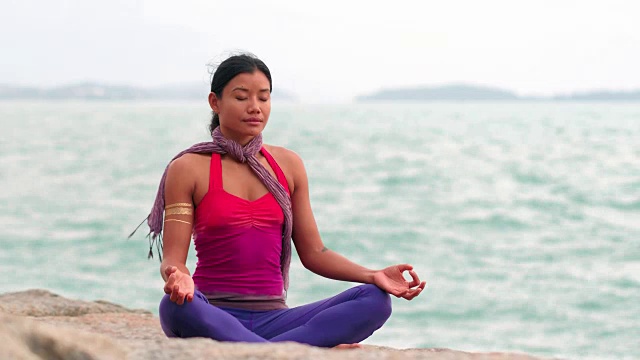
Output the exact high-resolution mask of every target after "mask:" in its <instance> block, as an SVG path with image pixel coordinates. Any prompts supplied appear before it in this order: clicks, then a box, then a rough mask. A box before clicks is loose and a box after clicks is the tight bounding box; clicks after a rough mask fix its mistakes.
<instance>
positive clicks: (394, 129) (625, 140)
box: [0, 102, 640, 359]
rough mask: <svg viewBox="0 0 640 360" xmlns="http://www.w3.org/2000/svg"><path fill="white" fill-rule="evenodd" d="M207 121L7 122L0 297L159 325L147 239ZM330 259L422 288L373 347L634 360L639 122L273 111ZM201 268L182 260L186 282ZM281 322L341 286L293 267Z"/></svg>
mask: <svg viewBox="0 0 640 360" xmlns="http://www.w3.org/2000/svg"><path fill="white" fill-rule="evenodd" d="M208 118H209V111H208V108H207V105H206V102H202V103H194V102H184V103H178V102H176V103H159V102H156V103H127V102H67V103H56V102H0V128H1V133H2V135H1V136H0V242H1V250H0V273H1V274H2V280H1V281H0V292H9V291H18V290H24V289H30V288H44V289H49V290H51V291H53V292H56V293H59V294H61V295H64V296H67V297H72V298H78V299H85V300H95V299H104V300H107V301H112V302H117V303H120V304H123V305H125V306H127V307H132V308H144V309H147V310H150V311H153V312H155V313H157V303H158V301H159V299H160V297H161V296H162V294H163V292H162V285H163V282H162V279H161V278H160V275H159V271H158V269H159V266H158V265H159V263H158V260H157V258H155V259H153V260H147V258H146V254H147V251H148V244H147V241H146V239H145V237H144V235H145V233H146V231H145V229H144V228H141V231H139V232H138V233H137V234H136V235H135V236H134V238H132V239H127V235H128V234H129V232H131V230H132V229H133V228H135V226H137V224H138V223H139V222H140V221H141V220H142V219H143V218H144V217H146V215H147V213H148V211H149V209H150V207H151V203H152V201H153V199H154V196H155V193H156V191H157V186H158V182H159V179H160V176H161V174H162V171H163V169H164V167H165V166H166V164H167V162H168V161H169V160H170V158H171V157H172V156H173V155H174V154H175V153H177V152H178V151H180V150H182V149H183V148H186V147H188V146H189V145H191V144H192V143H195V142H198V141H204V140H207V139H208V134H207V122H208ZM265 141H266V142H268V143H271V144H275V145H281V146H285V147H288V148H290V149H292V150H294V151H296V152H297V153H298V154H300V156H301V157H302V158H303V159H304V161H305V164H306V167H307V172H308V175H309V181H310V191H311V200H312V206H313V209H314V212H315V216H316V220H317V222H318V226H319V229H320V232H321V234H322V236H323V240H324V242H325V243H326V245H327V246H328V247H329V248H331V249H333V250H336V251H338V252H341V253H342V254H344V255H346V256H347V257H349V258H350V259H352V260H354V261H356V262H358V263H361V264H363V265H365V266H368V267H371V268H382V267H384V266H387V265H391V264H396V263H404V262H408V263H411V264H413V265H414V266H415V268H416V270H417V271H418V273H419V275H420V276H421V278H422V279H423V280H426V281H427V283H428V288H427V289H426V291H424V292H423V294H422V295H420V296H419V297H418V298H416V299H414V300H413V301H410V302H408V301H405V300H402V299H394V300H393V306H394V313H393V315H392V317H391V319H390V320H389V321H388V322H387V324H386V325H385V326H384V327H383V328H382V329H380V330H379V331H378V332H376V333H375V334H374V335H373V336H372V337H371V338H370V339H369V340H367V343H370V344H378V345H388V346H395V347H400V348H406V347H446V348H453V349H458V350H468V351H521V352H527V353H530V354H535V355H541V356H557V357H563V358H570V359H637V358H640V104H624V103H597V104H587V103H585V104H578V103H571V104H568V103H565V104H560V103H522V104H521V103H499V102H495V103H429V104H346V105H300V104H277V103H276V104H274V105H273V111H272V114H271V119H270V123H269V125H268V127H267V130H266V131H265ZM194 263H195V257H194V253H193V251H191V252H190V255H189V261H188V265H189V267H190V268H191V269H193V266H194V265H193V264H194ZM291 278H292V279H291V283H292V284H291V288H290V291H289V299H288V302H289V305H290V306H295V305H299V304H303V303H306V302H310V301H314V300H318V299H320V298H324V297H328V296H331V295H333V294H335V293H337V292H339V291H341V290H344V289H346V288H348V287H350V286H352V284H349V283H344V282H337V281H333V280H327V279H323V278H321V277H319V276H317V275H314V274H312V273H310V272H309V271H307V270H305V269H304V268H303V267H302V266H301V265H300V263H299V260H297V258H294V260H293V265H292V270H291Z"/></svg>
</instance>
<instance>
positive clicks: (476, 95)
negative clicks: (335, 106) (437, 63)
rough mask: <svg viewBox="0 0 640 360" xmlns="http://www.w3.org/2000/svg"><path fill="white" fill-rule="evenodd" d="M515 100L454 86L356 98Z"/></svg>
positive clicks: (511, 95) (509, 95) (494, 92)
mask: <svg viewBox="0 0 640 360" xmlns="http://www.w3.org/2000/svg"><path fill="white" fill-rule="evenodd" d="M517 98H518V97H517V96H516V95H515V94H514V93H512V92H510V91H508V90H502V89H497V88H491V87H483V86H469V85H461V84H454V85H445V86H439V87H418V88H401V89H383V90H380V91H378V92H375V93H373V94H370V95H363V96H358V97H356V101H378V100H385V101H388V100H391V101H394V100H399V101H433V100H516V99H517Z"/></svg>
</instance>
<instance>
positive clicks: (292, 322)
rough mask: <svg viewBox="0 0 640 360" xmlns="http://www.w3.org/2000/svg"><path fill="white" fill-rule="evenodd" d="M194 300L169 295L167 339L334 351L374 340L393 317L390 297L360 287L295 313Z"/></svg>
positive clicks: (163, 307) (163, 318)
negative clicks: (281, 344) (292, 343)
mask: <svg viewBox="0 0 640 360" xmlns="http://www.w3.org/2000/svg"><path fill="white" fill-rule="evenodd" d="M194 295H195V296H194V297H193V301H192V302H190V303H187V302H185V303H184V304H183V305H177V304H176V303H174V302H172V301H171V300H169V295H165V296H164V297H163V298H162V301H161V302H160V324H161V325H162V330H163V331H164V333H165V334H166V335H167V336H168V337H182V338H188V337H208V338H211V339H214V340H219V341H243V342H277V341H295V342H299V343H304V344H309V345H314V346H321V347H333V346H336V345H339V344H350V343H358V342H360V341H362V340H364V339H366V338H367V337H369V336H371V334H373V332H374V331H376V330H377V329H379V328H380V327H381V326H382V325H383V324H384V323H385V321H387V319H388V318H389V316H390V315H391V298H390V297H389V294H387V293H386V292H384V291H383V290H380V289H379V288H378V287H377V286H375V285H360V286H356V287H354V288H351V289H349V290H347V291H344V292H342V293H340V294H338V295H336V296H334V297H331V298H328V299H325V300H320V301H317V302H314V303H311V304H307V305H302V306H298V307H295V308H292V309H280V310H268V311H252V310H240V309H231V308H220V307H216V306H213V305H210V304H209V302H208V301H207V299H206V297H205V296H204V295H203V294H202V293H201V292H199V291H197V290H196V293H195V294H194Z"/></svg>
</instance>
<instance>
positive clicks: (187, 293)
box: [164, 266, 195, 305]
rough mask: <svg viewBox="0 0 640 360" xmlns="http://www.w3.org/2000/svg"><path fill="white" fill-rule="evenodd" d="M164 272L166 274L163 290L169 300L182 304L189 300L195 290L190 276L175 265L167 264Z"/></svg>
mask: <svg viewBox="0 0 640 360" xmlns="http://www.w3.org/2000/svg"><path fill="white" fill-rule="evenodd" d="M164 273H165V275H167V282H166V283H165V284H164V292H165V294H169V295H170V297H169V298H170V300H171V301H173V302H175V303H176V304H178V305H182V304H184V302H185V301H187V302H191V301H192V300H193V293H194V291H195V285H194V283H193V279H192V278H191V276H190V275H189V274H185V273H183V272H182V271H180V270H179V269H178V268H177V267H175V266H167V268H166V269H165V270H164Z"/></svg>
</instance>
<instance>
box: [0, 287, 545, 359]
mask: <svg viewBox="0 0 640 360" xmlns="http://www.w3.org/2000/svg"><path fill="white" fill-rule="evenodd" d="M0 338H1V339H2V341H3V344H2V346H0V359H78V360H79V359H83V360H84V359H154V360H155V359H323V360H331V359H438V360H445V359H446V360H449V359H464V360H479V359H490V360H497V359H514V360H534V359H540V358H536V357H533V356H529V355H526V354H518V353H502V352H500V353H498V352H493V353H470V352H463V351H455V350H449V349H404V350H400V349H392V348H386V347H378V346H365V347H364V349H355V350H331V349H321V348H316V347H312V346H307V345H301V344H296V343H278V344H266V345H265V344H247V343H222V342H217V341H214V340H210V339H204V338H195V339H168V338H166V337H165V336H164V334H163V333H162V330H161V328H160V323H159V321H158V318H157V317H155V316H154V315H153V314H151V313H150V312H147V311H143V310H131V309H127V308H124V307H122V306H120V305H117V304H112V303H108V302H105V301H95V302H86V301H78V300H71V299H66V298H64V297H61V296H59V295H56V294H53V293H51V292H49V291H46V290H29V291H23V292H16V293H7V294H4V295H0Z"/></svg>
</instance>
